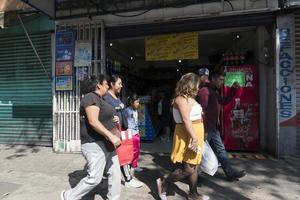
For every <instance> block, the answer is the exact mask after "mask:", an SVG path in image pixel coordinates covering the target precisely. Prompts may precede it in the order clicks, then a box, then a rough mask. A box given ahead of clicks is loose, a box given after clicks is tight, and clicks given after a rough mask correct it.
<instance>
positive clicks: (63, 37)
mask: <svg viewBox="0 0 300 200" xmlns="http://www.w3.org/2000/svg"><path fill="white" fill-rule="evenodd" d="M55 47H56V48H55V90H56V91H68V90H73V74H74V73H73V67H74V66H73V65H74V51H75V37H74V31H70V30H68V31H67V30H63V31H58V32H57V33H56V44H55Z"/></svg>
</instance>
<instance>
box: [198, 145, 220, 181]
mask: <svg viewBox="0 0 300 200" xmlns="http://www.w3.org/2000/svg"><path fill="white" fill-rule="evenodd" d="M200 169H201V170H202V171H203V172H205V173H207V174H209V175H211V176H213V175H214V174H215V173H216V171H217V170H218V159H217V157H216V155H215V153H214V151H213V150H212V148H211V147H210V145H209V143H208V142H207V140H205V142H204V145H203V151H202V160H201V163H200Z"/></svg>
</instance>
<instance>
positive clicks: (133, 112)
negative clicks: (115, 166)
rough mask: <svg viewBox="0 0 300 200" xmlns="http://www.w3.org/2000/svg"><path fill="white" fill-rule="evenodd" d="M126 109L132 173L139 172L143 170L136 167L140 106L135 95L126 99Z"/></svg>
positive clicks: (138, 149)
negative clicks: (131, 155) (129, 133)
mask: <svg viewBox="0 0 300 200" xmlns="http://www.w3.org/2000/svg"><path fill="white" fill-rule="evenodd" d="M127 106H128V107H127V108H126V109H125V116H126V120H127V124H128V130H130V131H131V133H132V142H133V159H132V162H131V170H132V172H133V173H134V172H141V171H142V170H143V169H142V168H140V167H139V166H138V160H139V155H140V141H141V137H140V133H139V121H138V109H139V106H140V100H139V97H138V95H137V94H132V95H130V96H129V97H128V102H127Z"/></svg>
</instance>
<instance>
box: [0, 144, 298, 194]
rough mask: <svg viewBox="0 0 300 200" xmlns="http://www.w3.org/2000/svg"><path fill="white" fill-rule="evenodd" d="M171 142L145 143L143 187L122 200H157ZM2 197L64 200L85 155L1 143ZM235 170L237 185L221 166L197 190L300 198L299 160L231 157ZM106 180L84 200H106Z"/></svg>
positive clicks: (175, 190) (180, 189)
mask: <svg viewBox="0 0 300 200" xmlns="http://www.w3.org/2000/svg"><path fill="white" fill-rule="evenodd" d="M169 149H170V144H158V143H157V142H155V143H142V150H143V151H142V153H141V157H140V167H142V168H144V171H142V172H139V174H137V175H136V177H137V178H138V179H139V180H141V181H142V182H144V183H145V186H144V187H142V188H139V189H128V188H125V187H123V188H122V200H154V199H156V200H158V199H159V198H158V196H157V195H156V185H155V179H156V178H158V177H159V176H160V175H161V174H162V173H168V172H169V171H170V170H171V169H172V167H171V163H170V159H169V155H168V153H157V151H159V152H168V151H169ZM0 159H1V164H0V199H1V200H2V199H3V200H60V197H59V195H60V192H61V191H62V190H63V189H66V188H69V187H73V186H74V185H76V184H77V183H78V182H79V181H80V179H81V178H82V177H84V176H85V174H86V172H85V170H84V165H85V160H84V158H83V157H82V155H81V154H56V153H53V152H52V149H51V148H47V147H29V146H20V145H17V146H14V145H0ZM230 161H231V163H232V165H233V166H234V167H235V168H236V169H239V170H241V169H246V170H247V173H248V175H247V176H246V177H244V178H243V179H241V180H240V181H237V182H227V181H226V180H225V179H224V174H223V171H222V169H221V168H220V169H219V171H218V172H217V174H216V175H215V176H214V177H210V176H208V175H205V174H203V173H202V174H200V176H199V184H198V186H199V187H198V191H199V193H203V194H206V195H209V196H210V199H211V200H227V199H230V200H249V199H251V200H277V199H278V200H300V174H299V172H300V159H296V158H289V159H285V160H276V159H269V160H253V159H252V160H248V159H231V160H230ZM106 184H107V183H106V181H103V183H101V184H100V185H99V186H98V187H97V188H96V189H95V190H93V192H92V193H91V194H89V195H87V196H86V197H85V198H84V199H83V200H102V199H103V198H102V196H105V192H106ZM187 191H188V186H187V184H186V183H182V182H179V183H176V184H174V185H173V186H172V187H171V193H170V194H169V196H168V199H169V200H181V199H185V197H184V195H185V192H187Z"/></svg>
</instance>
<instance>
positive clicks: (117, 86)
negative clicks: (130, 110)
mask: <svg viewBox="0 0 300 200" xmlns="http://www.w3.org/2000/svg"><path fill="white" fill-rule="evenodd" d="M108 84H109V90H108V91H107V93H106V95H105V96H104V99H105V101H106V102H107V103H109V104H110V105H112V106H113V107H114V109H115V111H116V115H117V116H118V117H119V119H120V121H119V124H120V125H121V127H123V130H124V129H127V128H128V124H127V121H126V119H125V117H124V116H125V113H124V109H125V105H124V104H123V102H122V101H121V100H120V98H119V95H120V93H121V90H122V87H123V84H122V79H121V77H120V76H118V75H112V76H111V78H110V79H109V81H108ZM122 124H123V126H122ZM124 124H126V126H127V127H125V125H124ZM121 172H122V175H123V178H124V181H125V186H126V187H128V188H139V187H142V186H143V185H144V184H143V183H142V182H141V181H139V180H137V179H135V178H133V176H132V174H131V167H130V164H126V165H123V166H121Z"/></svg>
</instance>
